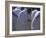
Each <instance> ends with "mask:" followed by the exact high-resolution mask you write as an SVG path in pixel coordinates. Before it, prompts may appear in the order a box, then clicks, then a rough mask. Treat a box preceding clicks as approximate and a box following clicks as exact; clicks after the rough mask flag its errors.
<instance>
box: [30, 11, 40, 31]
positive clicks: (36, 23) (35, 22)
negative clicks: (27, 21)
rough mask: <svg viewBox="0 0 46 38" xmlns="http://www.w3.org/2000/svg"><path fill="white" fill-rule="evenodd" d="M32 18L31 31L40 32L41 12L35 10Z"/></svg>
mask: <svg viewBox="0 0 46 38" xmlns="http://www.w3.org/2000/svg"><path fill="white" fill-rule="evenodd" d="M31 18H32V22H31V29H32V30H40V11H38V10H33V11H32V14H31Z"/></svg>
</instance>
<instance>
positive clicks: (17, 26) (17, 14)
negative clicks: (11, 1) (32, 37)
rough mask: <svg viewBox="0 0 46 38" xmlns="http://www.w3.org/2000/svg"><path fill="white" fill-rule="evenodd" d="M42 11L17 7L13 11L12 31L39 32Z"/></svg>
mask: <svg viewBox="0 0 46 38" xmlns="http://www.w3.org/2000/svg"><path fill="white" fill-rule="evenodd" d="M39 29H40V11H38V10H37V9H34V10H32V8H24V7H23V8H21V7H16V8H14V9H13V10H12V30H13V31H21V30H39Z"/></svg>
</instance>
